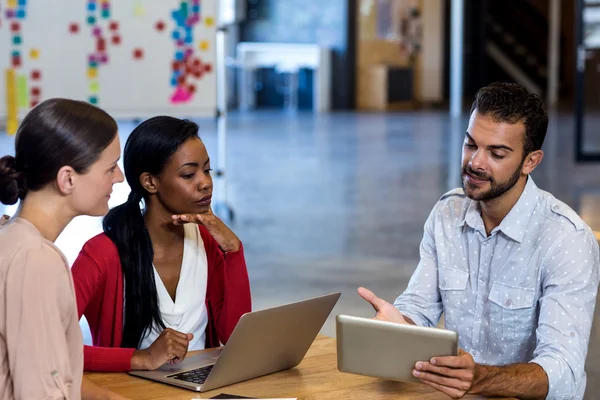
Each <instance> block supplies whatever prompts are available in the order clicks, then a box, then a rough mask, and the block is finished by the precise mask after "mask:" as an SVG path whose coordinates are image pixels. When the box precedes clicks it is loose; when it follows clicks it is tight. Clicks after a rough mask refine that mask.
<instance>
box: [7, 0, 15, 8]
mask: <svg viewBox="0 0 600 400" xmlns="http://www.w3.org/2000/svg"><path fill="white" fill-rule="evenodd" d="M8 6H9V7H11V8H12V7H16V6H17V0H8Z"/></svg>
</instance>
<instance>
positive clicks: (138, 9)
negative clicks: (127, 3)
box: [133, 1, 146, 17]
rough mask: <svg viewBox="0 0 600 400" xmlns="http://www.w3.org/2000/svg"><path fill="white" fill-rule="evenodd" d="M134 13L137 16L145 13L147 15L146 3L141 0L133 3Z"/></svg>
mask: <svg viewBox="0 0 600 400" xmlns="http://www.w3.org/2000/svg"><path fill="white" fill-rule="evenodd" d="M133 15H134V16H136V17H143V16H144V15H146V10H145V9H144V4H143V3H142V2H141V1H136V2H135V4H134V5H133Z"/></svg>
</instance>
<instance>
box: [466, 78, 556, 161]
mask: <svg viewBox="0 0 600 400" xmlns="http://www.w3.org/2000/svg"><path fill="white" fill-rule="evenodd" d="M475 110H477V112H478V113H479V114H481V115H485V116H490V117H492V118H493V119H494V121H496V122H504V123H508V124H516V123H518V122H519V121H521V122H523V124H524V125H525V137H524V139H523V148H524V154H523V157H525V156H526V155H527V154H529V153H531V152H532V151H536V150H540V149H541V148H542V144H544V139H545V137H546V130H547V129H548V114H547V113H546V110H545V109H544V104H543V102H542V99H540V97H539V96H538V95H536V94H534V93H529V92H528V91H527V89H525V87H523V86H522V85H519V84H518V83H492V84H491V85H488V86H485V87H483V88H481V89H479V91H478V92H477V94H476V95H475V101H474V102H473V106H472V107H471V113H473V111H475Z"/></svg>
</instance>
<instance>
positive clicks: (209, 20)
mask: <svg viewBox="0 0 600 400" xmlns="http://www.w3.org/2000/svg"><path fill="white" fill-rule="evenodd" d="M204 23H205V24H206V26H213V25H214V24H215V19H214V18H213V17H206V19H205V20H204Z"/></svg>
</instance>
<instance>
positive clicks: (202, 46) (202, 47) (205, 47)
mask: <svg viewBox="0 0 600 400" xmlns="http://www.w3.org/2000/svg"><path fill="white" fill-rule="evenodd" d="M198 47H199V48H200V50H202V51H206V50H208V48H209V47H210V44H209V43H208V41H207V40H203V41H201V42H200V45H199V46H198Z"/></svg>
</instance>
